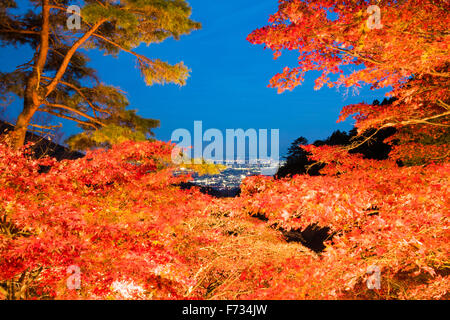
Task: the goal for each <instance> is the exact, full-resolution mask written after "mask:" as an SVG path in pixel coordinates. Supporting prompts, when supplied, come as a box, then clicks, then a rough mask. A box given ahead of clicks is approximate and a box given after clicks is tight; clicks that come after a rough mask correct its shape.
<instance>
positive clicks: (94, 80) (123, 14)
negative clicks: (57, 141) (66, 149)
mask: <svg viewBox="0 0 450 320" xmlns="http://www.w3.org/2000/svg"><path fill="white" fill-rule="evenodd" d="M27 5H28V7H30V9H29V10H28V11H26V10H25V9H26V8H18V6H17V3H16V1H14V0H7V1H2V2H1V3H0V41H1V43H2V45H4V46H6V45H14V46H25V45H28V46H31V48H33V50H34V56H33V57H31V59H30V61H28V62H25V63H24V64H22V65H21V66H19V67H18V68H17V69H16V70H14V71H13V72H10V73H1V72H0V97H2V98H3V99H5V97H6V96H7V95H8V94H11V93H12V94H15V95H17V96H19V97H20V98H22V99H23V110H22V112H21V113H20V115H19V116H18V118H17V122H16V126H15V131H14V133H13V137H14V139H13V141H14V147H15V148H19V147H21V146H22V145H23V143H24V139H25V133H26V131H27V129H28V127H29V126H30V125H31V123H30V120H31V119H32V117H33V115H34V114H35V113H36V112H45V113H48V114H50V115H52V116H56V117H60V118H64V119H68V120H73V121H76V122H77V123H78V125H79V126H80V127H81V128H82V129H83V130H84V131H83V132H82V133H81V134H78V135H76V136H73V137H71V138H70V139H69V140H68V141H67V142H68V143H69V144H70V145H71V146H72V147H74V148H77V149H83V148H87V147H91V146H98V145H102V144H111V143H114V142H120V141H121V140H123V139H125V138H128V139H134V140H143V139H145V138H146V137H148V136H151V135H153V133H152V131H151V129H152V128H155V127H157V126H159V121H158V120H153V119H144V118H142V117H140V116H138V115H137V114H136V112H135V111H133V110H127V107H128V105H129V103H128V101H127V99H126V97H125V95H124V93H123V92H122V91H121V90H119V89H118V88H115V87H113V86H109V85H105V84H103V83H102V82H101V81H100V79H99V78H98V76H97V74H96V70H95V69H93V68H92V67H90V66H88V62H89V59H88V56H87V55H86V53H85V51H83V52H81V51H80V49H81V48H84V49H97V50H100V51H101V52H102V53H104V54H105V55H112V56H115V57H117V55H118V53H119V52H126V53H129V54H131V55H133V56H135V57H136V60H137V67H138V68H139V69H140V71H141V73H142V76H143V77H144V80H145V82H146V84H147V85H153V84H165V83H175V84H178V85H184V84H185V81H186V79H187V78H188V76H189V69H188V68H187V67H186V66H185V65H184V64H183V63H182V62H181V63H178V64H176V65H170V64H168V63H166V62H163V61H161V60H159V59H151V58H148V57H145V56H143V55H141V54H138V53H136V52H135V51H134V49H135V48H136V47H138V46H139V45H140V44H142V43H144V44H146V45H149V44H152V43H159V42H161V41H164V40H165V39H167V38H169V37H173V38H174V39H179V38H180V36H181V35H185V34H189V33H190V32H191V31H193V30H197V29H199V28H200V24H199V23H197V22H195V21H193V20H191V19H190V18H189V17H190V15H191V8H190V7H189V5H188V4H187V3H186V2H185V1H184V0H121V1H116V0H85V1H84V2H83V7H82V8H81V9H80V10H77V7H73V5H76V3H75V1H70V0H30V1H29V2H28V4H27ZM28 7H27V8H28ZM17 8H18V9H20V11H21V12H24V13H23V14H20V15H16V14H13V13H12V10H13V9H17ZM77 22H79V24H78V25H77Z"/></svg>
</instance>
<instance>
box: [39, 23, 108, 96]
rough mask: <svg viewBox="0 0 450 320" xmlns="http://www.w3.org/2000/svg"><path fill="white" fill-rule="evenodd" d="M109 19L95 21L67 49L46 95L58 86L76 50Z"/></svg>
mask: <svg viewBox="0 0 450 320" xmlns="http://www.w3.org/2000/svg"><path fill="white" fill-rule="evenodd" d="M106 20H107V19H101V20H99V21H98V22H97V23H95V24H94V25H93V26H92V28H91V29H90V30H89V31H88V32H86V33H85V34H84V35H83V36H82V37H81V38H79V39H78V40H77V41H76V42H75V43H74V44H73V46H72V47H71V48H70V49H69V51H67V53H66V56H65V57H64V60H63V62H62V63H61V66H60V67H59V69H58V71H57V72H56V75H55V77H54V78H53V80H52V81H51V82H50V84H49V85H48V86H47V87H46V94H45V96H46V97H48V95H49V94H50V93H51V92H52V91H53V90H54V89H55V88H56V85H57V84H58V82H59V81H60V80H61V78H62V76H63V75H64V73H65V72H66V69H67V67H68V65H69V62H70V60H71V59H72V56H73V55H74V54H75V52H76V51H77V50H78V48H79V47H80V46H81V45H82V44H83V43H84V42H85V41H86V40H87V39H89V38H90V37H91V36H92V34H93V33H94V32H95V31H96V30H97V29H98V28H99V27H100V26H101V25H102V24H103V23H104V22H105V21H106Z"/></svg>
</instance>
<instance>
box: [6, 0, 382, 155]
mask: <svg viewBox="0 0 450 320" xmlns="http://www.w3.org/2000/svg"><path fill="white" fill-rule="evenodd" d="M189 3H190V5H191V6H192V8H193V15H192V18H193V19H194V20H196V21H199V22H201V23H202V24H203V29H202V30H200V31H196V32H194V33H192V34H191V35H187V36H184V37H182V38H181V39H180V40H179V41H174V40H167V41H165V42H163V43H161V44H155V45H151V46H149V47H146V46H141V47H140V48H138V49H137V51H138V52H139V53H141V54H144V55H146V56H148V57H150V58H160V59H162V60H165V61H168V62H171V63H177V62H179V61H183V62H184V63H185V64H186V65H187V66H188V67H189V68H190V69H191V70H192V72H191V77H190V78H189V79H188V82H187V85H186V86H184V87H178V86H176V85H166V86H153V87H147V86H146V85H145V83H144V81H143V79H142V78H141V76H140V73H139V70H138V69H136V68H135V60H134V59H133V57H132V56H130V55H129V54H126V53H122V54H120V55H119V58H118V59H115V58H112V57H103V56H102V54H100V53H98V52H95V51H92V52H91V53H90V55H91V57H92V61H91V62H92V66H94V67H96V68H98V70H99V75H100V77H101V79H102V80H103V81H104V82H105V83H107V84H111V85H114V86H118V87H120V88H121V89H123V90H124V91H126V92H127V96H128V98H129V100H130V103H131V106H130V107H131V108H132V109H138V110H139V114H140V115H142V116H144V117H148V118H154V119H160V120H161V128H159V129H157V130H155V133H156V137H157V138H158V139H160V140H165V141H168V140H169V139H170V136H171V133H172V132H173V131H174V130H175V129H177V128H186V129H188V130H190V131H193V123H194V121H195V120H201V121H203V128H204V130H206V129H208V128H217V129H220V130H223V132H225V129H227V128H228V129H237V128H242V129H249V128H254V129H280V149H281V150H280V151H281V153H282V154H284V153H285V151H286V149H287V148H288V146H289V145H290V143H291V142H292V141H293V140H294V139H296V138H298V137H299V136H304V137H306V138H307V139H308V140H309V141H310V142H313V141H314V140H316V139H321V138H326V137H327V136H329V135H330V134H331V133H332V132H333V131H334V130H336V129H340V130H348V129H350V128H351V121H349V122H347V123H339V124H338V123H336V120H337V118H338V115H339V112H340V110H341V109H342V107H343V106H345V105H347V104H351V103H357V102H362V101H365V102H372V101H373V100H375V99H382V98H383V96H384V91H370V90H369V88H363V89H362V90H360V91H359V93H355V92H353V91H352V90H350V91H347V90H346V89H345V88H341V89H340V91H337V90H336V89H335V88H332V89H329V88H327V87H326V88H325V87H324V88H322V89H321V90H319V91H314V90H313V87H314V79H315V78H316V77H317V74H315V73H310V74H308V75H307V77H306V82H305V83H304V84H303V86H300V87H297V88H296V89H295V90H294V91H293V92H285V93H283V94H277V91H276V90H275V89H270V88H267V84H268V83H269V80H270V78H271V77H272V76H273V75H275V74H276V73H278V72H280V71H281V70H282V69H283V67H284V66H286V65H291V66H293V65H295V63H296V57H295V53H288V52H285V53H284V54H283V56H282V57H281V58H280V59H278V60H276V61H275V60H273V56H272V52H271V51H270V50H264V48H263V46H254V45H251V44H250V43H249V42H247V41H246V37H247V35H248V34H249V33H250V32H251V31H252V30H254V29H256V28H259V27H262V26H264V25H266V24H267V20H268V17H269V15H270V14H272V13H274V12H276V11H277V3H278V1H276V0H261V1H255V0H229V1H205V0H190V1H189ZM30 57H31V51H30V50H24V49H23V48H21V49H20V50H15V49H13V48H0V70H1V71H11V70H12V69H13V68H14V67H16V66H17V65H19V64H22V63H24V62H26V61H28V60H29V59H30ZM20 106H21V105H20V101H18V100H16V101H15V102H14V103H13V104H12V105H11V106H10V107H9V108H8V109H9V110H8V114H9V115H10V119H11V120H13V121H15V118H14V117H15V114H16V113H17V109H18V108H20ZM74 130H76V126H75V125H74V124H69V125H68V126H66V127H65V132H66V137H67V136H68V135H70V133H72V132H74Z"/></svg>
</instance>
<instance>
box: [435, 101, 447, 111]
mask: <svg viewBox="0 0 450 320" xmlns="http://www.w3.org/2000/svg"><path fill="white" fill-rule="evenodd" d="M437 102H438V104H439V105H440V106H442V107H444V108H445V109H447V110H450V105H448V104H446V103H445V102H444V101H442V100H441V99H439V100H438V101H437Z"/></svg>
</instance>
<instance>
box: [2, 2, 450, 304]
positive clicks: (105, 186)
mask: <svg viewBox="0 0 450 320" xmlns="http://www.w3.org/2000/svg"><path fill="white" fill-rule="evenodd" d="M279 2H280V5H279V11H278V12H277V13H275V14H274V15H273V16H271V18H270V21H269V23H270V24H269V25H268V26H265V27H263V28H261V29H258V30H255V31H254V32H253V33H252V34H251V35H250V36H249V40H250V42H252V43H255V44H265V46H266V47H268V48H270V49H273V50H274V51H275V57H278V56H279V54H280V53H281V51H282V50H295V51H298V54H299V60H298V63H299V65H298V66H295V67H293V68H289V67H286V68H285V69H284V70H283V72H282V73H280V74H278V75H276V76H275V77H274V78H273V79H272V81H271V84H270V85H271V86H272V87H276V88H278V89H279V90H280V91H284V90H287V89H293V88H294V87H295V86H297V85H299V84H300V83H301V82H302V81H303V78H304V75H305V73H306V72H308V71H314V70H315V71H320V72H321V73H322V75H321V76H320V77H319V79H318V80H317V82H316V84H317V87H318V88H319V87H321V86H323V85H325V84H327V85H329V86H345V87H354V86H360V85H363V84H370V85H372V86H373V87H374V88H384V87H388V86H391V88H392V91H391V95H392V96H393V97H394V98H395V99H394V101H393V102H392V103H387V104H381V105H376V104H368V103H360V104H357V105H351V106H347V107H345V108H344V109H343V111H342V115H341V119H345V118H347V117H349V116H354V118H355V119H356V126H357V128H358V132H359V133H361V134H364V132H366V130H367V129H372V132H373V130H375V132H376V131H377V129H378V130H380V129H383V128H386V127H395V128H396V135H394V136H392V137H390V138H389V141H387V142H390V143H391V144H392V146H393V148H392V152H391V154H390V159H388V160H369V159H364V158H363V157H362V156H361V155H358V154H351V153H349V152H348V150H347V149H348V148H346V149H345V148H341V147H331V146H321V147H315V146H302V148H304V149H305V151H307V152H308V154H310V160H311V161H312V162H313V164H312V165H313V166H320V168H321V170H320V175H318V176H308V175H295V176H293V177H289V178H283V179H275V178H272V177H262V176H257V177H248V178H246V179H245V180H244V182H243V184H242V185H241V189H242V192H241V194H240V196H238V197H236V198H229V199H216V198H213V197H210V196H208V195H205V194H202V193H201V192H200V191H199V190H198V189H196V188H192V189H190V190H183V189H182V188H180V186H179V185H180V183H182V182H187V181H189V179H190V176H189V175H180V173H179V170H178V169H179V168H178V167H177V166H176V165H174V164H173V162H172V161H171V155H172V151H173V148H174V146H173V145H171V144H169V143H164V142H148V141H144V142H132V141H121V143H118V144H114V145H113V146H112V147H111V148H109V149H96V150H93V151H89V152H88V153H87V154H86V156H85V157H83V158H81V159H78V160H64V161H61V162H58V161H56V160H54V159H51V158H42V159H35V158H33V157H32V155H31V154H29V153H28V151H27V149H26V148H24V149H21V150H15V149H13V148H10V147H9V146H8V144H7V143H5V142H1V143H0V298H1V299H448V298H449V289H450V274H449V269H450V261H449V256H450V241H449V240H450V212H449V207H450V202H449V197H448V194H449V191H450V190H449V179H448V177H449V175H450V164H449V163H448V155H449V153H448V150H449V148H448V143H449V142H448V138H449V134H448V126H449V111H448V110H449V96H448V85H449V80H448V79H449V76H450V74H449V70H448V66H449V61H448V57H449V55H448V43H449V33H448V31H447V29H446V28H447V25H448V23H446V19H448V18H446V17H447V16H448V14H447V12H448V11H449V9H450V8H449V4H448V2H446V1H432V0H425V1H422V0H421V1H419V0H412V1H381V2H380V5H381V10H382V20H381V22H382V24H383V28H379V29H373V30H372V29H368V28H367V24H366V21H367V18H368V16H367V12H366V9H367V6H368V4H369V2H368V1H341V0H320V1H316V0H314V1H313V0H304V1H300V0H280V1H279ZM349 66H354V67H357V70H356V71H354V72H351V73H348V70H349V69H348V67H349ZM334 75H336V76H337V77H335V78H334V79H331V77H333V76H334ZM366 138H367V139H366ZM6 140H7V138H6ZM363 140H364V142H367V141H368V140H370V137H363ZM355 141H361V140H355ZM353 147H355V146H353ZM318 229H321V230H327V232H328V234H327V236H328V237H327V238H326V239H325V241H324V243H323V245H324V248H325V249H324V250H310V249H309V247H308V244H307V243H305V241H300V242H289V241H287V239H286V236H285V234H286V232H297V233H298V234H299V235H300V236H301V235H302V233H303V232H304V231H305V230H313V231H314V230H318ZM306 242H307V241H306ZM74 270H78V271H79V272H78V273H77V272H75V273H74ZM377 270H378V271H377ZM374 272H379V275H380V281H381V282H380V286H379V287H378V286H375V287H374V286H368V285H367V284H368V280H371V281H372V280H373V273H374ZM77 275H78V276H79V280H81V281H80V282H79V283H78V284H79V285H78V286H75V287H74V286H73V284H74V282H73V281H72V280H73V279H74V276H77ZM369 283H371V284H372V282H369ZM75 284H77V282H76V281H75Z"/></svg>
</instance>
